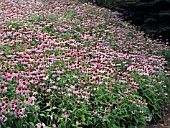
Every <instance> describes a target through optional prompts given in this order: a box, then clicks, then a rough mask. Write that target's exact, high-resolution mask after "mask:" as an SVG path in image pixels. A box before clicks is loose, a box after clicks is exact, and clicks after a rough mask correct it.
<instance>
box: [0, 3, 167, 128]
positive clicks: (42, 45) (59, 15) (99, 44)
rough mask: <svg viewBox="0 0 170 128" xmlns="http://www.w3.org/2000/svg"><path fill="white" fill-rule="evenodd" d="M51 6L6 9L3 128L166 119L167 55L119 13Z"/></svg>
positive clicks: (1, 21)
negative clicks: (162, 116)
mask: <svg viewBox="0 0 170 128" xmlns="http://www.w3.org/2000/svg"><path fill="white" fill-rule="evenodd" d="M49 4H50V5H49ZM49 4H45V3H41V2H38V1H21V2H15V1H13V0H8V1H6V2H0V12H1V13H0V26H1V28H0V85H1V86H0V92H1V93H0V120H1V121H0V127H4V128H7V127H8V128H14V127H15V128H33V127H57V128H72V127H75V128H82V127H83V128H86V127H88V128H89V127H91V128H98V127H100V128H101V127H102V128H113V127H135V126H136V127H138V128H139V127H144V126H145V125H146V124H147V123H148V122H151V121H154V120H156V119H157V118H159V117H161V112H162V111H163V110H164V104H165V103H166V102H167V99H168V94H167V89H168V88H167V85H168V77H167V76H166V75H167V74H166V71H165V70H164V68H165V67H164V65H165V64H167V61H165V58H164V56H163V55H161V53H160V51H167V50H168V48H166V47H165V46H164V45H162V44H157V42H156V41H152V40H150V39H149V38H144V33H143V32H138V31H136V30H135V27H134V26H131V25H130V24H129V23H127V22H122V21H121V19H120V18H118V17H117V15H118V13H117V12H111V11H109V10H107V9H104V8H99V7H96V6H93V5H92V4H79V5H75V4H70V5H69V6H68V5H67V4H65V3H64V2H54V3H49Z"/></svg>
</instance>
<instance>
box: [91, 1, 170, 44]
mask: <svg viewBox="0 0 170 128" xmlns="http://www.w3.org/2000/svg"><path fill="white" fill-rule="evenodd" d="M90 1H91V2H92V1H94V2H95V4H97V5H98V6H102V7H106V8H109V9H111V10H113V11H114V10H116V11H118V12H120V13H122V16H121V17H122V18H123V19H124V20H126V21H131V22H132V24H133V25H136V26H139V30H142V31H144V32H145V33H146V35H149V36H150V37H151V38H153V39H159V40H162V41H163V42H164V43H166V42H169V41H170V0H90ZM169 45H170V43H169Z"/></svg>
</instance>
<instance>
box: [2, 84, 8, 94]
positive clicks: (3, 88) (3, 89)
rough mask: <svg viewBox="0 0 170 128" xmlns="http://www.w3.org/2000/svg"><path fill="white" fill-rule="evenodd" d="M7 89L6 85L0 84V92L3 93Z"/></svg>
mask: <svg viewBox="0 0 170 128" xmlns="http://www.w3.org/2000/svg"><path fill="white" fill-rule="evenodd" d="M7 89H8V88H7V87H6V86H1V87H0V92H2V93H5V92H6V91H7Z"/></svg>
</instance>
